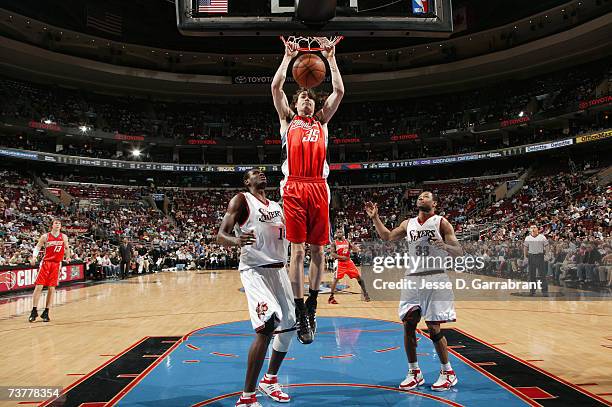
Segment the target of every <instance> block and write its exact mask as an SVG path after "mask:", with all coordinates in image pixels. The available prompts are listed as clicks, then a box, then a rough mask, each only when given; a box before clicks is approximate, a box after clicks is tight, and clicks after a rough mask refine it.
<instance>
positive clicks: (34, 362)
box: [0, 271, 612, 406]
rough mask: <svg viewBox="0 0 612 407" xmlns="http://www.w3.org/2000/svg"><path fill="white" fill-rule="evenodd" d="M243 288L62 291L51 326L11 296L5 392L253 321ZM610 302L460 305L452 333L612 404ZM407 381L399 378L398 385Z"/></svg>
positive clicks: (150, 284) (222, 281)
mask: <svg viewBox="0 0 612 407" xmlns="http://www.w3.org/2000/svg"><path fill="white" fill-rule="evenodd" d="M330 276H331V275H330V274H326V279H329V278H330ZM240 287H241V283H240V278H239V275H238V272H237V271H223V272H216V273H213V272H209V271H198V272H195V271H191V272H179V273H169V272H167V273H159V274H155V275H146V276H138V277H134V278H131V279H128V280H124V281H118V282H106V283H103V284H98V285H92V286H87V287H82V288H72V289H69V290H66V289H62V290H59V291H58V292H57V293H56V298H55V302H56V305H55V307H54V308H52V310H51V318H52V321H51V322H49V323H43V322H40V319H39V320H38V321H37V322H35V323H33V324H30V323H28V322H27V317H28V315H29V311H30V309H31V306H32V304H31V297H30V296H29V295H24V296H20V297H18V298H13V299H11V301H6V298H5V301H0V343H2V344H3V346H2V349H3V350H2V358H1V359H0V386H22V387H27V386H39V387H40V386H67V385H69V384H70V383H72V382H74V381H75V380H77V379H78V378H79V377H81V375H84V374H86V373H88V372H90V371H92V370H93V369H95V368H96V367H98V366H99V365H101V364H102V363H104V362H105V361H106V360H108V359H110V358H111V357H112V356H113V355H116V354H118V353H119V352H121V351H122V350H124V349H126V348H127V347H129V346H130V345H132V344H133V343H135V342H137V341H138V340H139V339H141V338H142V337H145V336H182V335H184V334H186V333H188V332H190V331H193V330H195V329H197V328H200V327H203V326H206V325H211V324H218V323H223V322H231V321H238V320H245V319H248V313H247V307H246V299H245V296H244V294H243V293H242V292H240V291H239V289H240ZM348 291H351V292H359V286H357V285H356V284H355V282H354V281H351V286H350V288H349V289H348ZM43 299H44V296H43ZM337 299H338V301H339V302H340V304H339V305H333V306H332V305H328V304H327V295H325V294H323V295H322V296H321V298H320V301H319V304H320V305H319V315H321V316H358V317H367V318H375V319H376V318H377V319H386V320H391V321H396V320H397V303H396V302H395V301H379V302H378V301H377V302H372V303H364V302H362V301H361V300H360V295H358V294H341V295H338V296H337ZM41 305H42V301H41ZM611 305H612V302H610V301H609V300H595V301H585V300H582V301H559V300H554V299H552V298H550V299H541V298H540V299H526V300H521V301H495V302H493V301H486V302H485V301H461V302H458V303H457V304H456V308H457V314H458V321H457V322H456V323H454V324H452V326H454V327H457V328H460V329H461V330H463V331H465V332H467V333H469V334H471V335H473V336H475V337H477V338H479V339H481V340H483V341H485V342H487V343H489V344H493V345H495V346H497V347H498V348H500V349H502V350H504V351H506V352H509V353H510V354H512V355H514V356H516V357H519V358H521V359H523V360H526V361H531V362H530V363H532V364H533V365H535V366H537V367H539V368H542V369H544V370H546V371H547V372H550V373H552V374H554V375H556V376H559V377H561V378H563V379H565V380H567V381H569V382H570V383H573V384H577V385H581V386H582V387H584V389H585V390H588V391H590V392H591V393H595V394H600V395H601V397H603V398H604V399H606V400H608V401H611V402H612V307H611ZM420 327H422V328H424V327H425V326H424V325H422V326H420ZM401 343H402V341H401V339H398V344H401ZM293 346H301V345H299V344H298V343H297V342H295V343H294V345H293ZM404 374H405V372H398V381H400V380H401V379H402V378H403V375H404ZM0 405H1V406H5V405H6V406H16V405H17V403H16V402H14V401H10V402H9V401H0Z"/></svg>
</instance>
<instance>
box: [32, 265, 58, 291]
mask: <svg viewBox="0 0 612 407" xmlns="http://www.w3.org/2000/svg"><path fill="white" fill-rule="evenodd" d="M60 268H62V263H61V262H52V261H43V262H42V264H41V265H40V269H39V270H38V276H37V277H36V285H44V286H45V287H57V283H58V280H59V271H60Z"/></svg>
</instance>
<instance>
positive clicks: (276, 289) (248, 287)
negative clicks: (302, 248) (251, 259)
mask: <svg viewBox="0 0 612 407" xmlns="http://www.w3.org/2000/svg"><path fill="white" fill-rule="evenodd" d="M240 280H242V286H243V287H244V293H245V294H246V297H247V302H248V307H249V316H250V317H251V324H252V325H253V329H255V331H256V332H258V331H260V330H262V329H263V328H264V326H265V324H266V322H267V321H269V320H270V319H271V318H274V320H275V322H274V326H275V330H276V331H284V330H288V329H292V328H294V327H295V302H294V299H293V291H292V289H291V282H290V281H289V274H287V270H286V269H285V268H284V267H283V268H280V269H277V268H262V267H253V268H248V269H245V270H242V271H240Z"/></svg>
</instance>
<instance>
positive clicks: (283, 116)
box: [272, 42, 298, 123]
mask: <svg viewBox="0 0 612 407" xmlns="http://www.w3.org/2000/svg"><path fill="white" fill-rule="evenodd" d="M297 48H298V46H297V44H296V43H294V42H286V43H285V55H284V56H283V61H282V62H281V64H280V66H279V67H278V69H277V71H276V73H275V74H274V78H273V79H272V100H273V101H274V107H275V108H276V112H277V113H278V118H279V119H280V121H281V123H282V122H283V121H285V120H287V118H289V117H291V116H293V111H292V110H291V108H290V107H289V102H288V101H287V95H285V92H284V91H283V85H284V84H285V79H286V78H287V68H288V67H289V63H290V62H291V60H292V59H293V58H294V57H295V56H296V55H297V54H298V50H297Z"/></svg>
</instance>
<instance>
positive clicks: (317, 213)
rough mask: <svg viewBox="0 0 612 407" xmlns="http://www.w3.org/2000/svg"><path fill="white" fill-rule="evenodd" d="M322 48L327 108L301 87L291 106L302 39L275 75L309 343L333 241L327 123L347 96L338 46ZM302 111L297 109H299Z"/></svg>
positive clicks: (286, 198) (295, 265)
mask: <svg viewBox="0 0 612 407" xmlns="http://www.w3.org/2000/svg"><path fill="white" fill-rule="evenodd" d="M321 41H322V42H323V47H324V50H323V51H322V54H323V57H325V58H326V59H327V61H328V63H329V68H330V71H331V80H332V86H333V92H332V93H331V94H330V95H329V97H327V99H326V100H325V102H324V104H323V106H322V108H321V109H320V110H318V111H317V110H316V107H317V106H316V103H315V98H316V95H315V94H314V92H313V91H312V90H310V89H304V88H300V89H298V91H297V92H296V94H295V95H294V96H293V99H292V102H291V105H289V102H288V101H287V96H286V95H285V92H284V91H283V85H284V83H285V78H286V76H287V67H288V66H289V63H290V62H291V60H292V58H294V57H295V56H296V55H297V54H298V51H297V44H295V43H290V42H288V43H286V45H285V55H284V57H283V61H282V62H281V64H280V66H279V68H278V70H277V71H276V74H275V75H274V79H273V80H272V99H273V101H274V107H275V108H276V111H277V113H278V118H279V120H280V132H281V142H282V155H283V159H284V161H283V164H282V171H283V174H284V175H285V178H284V179H283V181H281V185H280V190H281V196H282V199H283V209H284V211H285V219H286V222H287V240H289V241H290V242H291V259H290V263H289V277H290V279H291V285H292V287H293V294H294V296H295V309H296V319H297V323H298V332H297V336H298V340H299V341H300V342H301V343H303V344H309V343H311V342H312V341H313V340H314V334H315V332H316V318H315V314H316V310H317V296H318V294H319V286H320V285H321V278H322V274H323V270H324V268H325V257H324V255H323V248H324V246H325V245H327V244H328V243H329V240H330V227H329V199H330V193H329V187H328V185H327V182H326V178H327V175H328V174H329V165H328V164H327V160H326V157H327V142H328V130H327V123H329V121H330V119H331V118H332V116H333V115H334V113H336V110H337V109H338V106H339V105H340V101H341V100H342V97H343V96H344V84H343V83H342V77H341V76H340V71H339V70H338V65H337V64H336V57H335V53H336V51H335V46H334V45H333V44H331V43H330V42H329V41H327V40H326V39H322V40H321ZM296 112H297V114H296ZM305 243H309V244H310V253H311V262H310V270H309V279H310V290H309V295H308V300H307V301H306V303H304V255H305Z"/></svg>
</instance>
